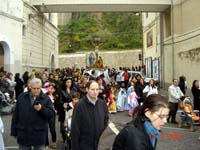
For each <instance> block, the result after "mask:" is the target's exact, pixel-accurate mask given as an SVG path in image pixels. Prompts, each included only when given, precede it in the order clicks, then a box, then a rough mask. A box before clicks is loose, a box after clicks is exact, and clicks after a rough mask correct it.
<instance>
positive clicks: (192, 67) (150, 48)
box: [142, 0, 200, 88]
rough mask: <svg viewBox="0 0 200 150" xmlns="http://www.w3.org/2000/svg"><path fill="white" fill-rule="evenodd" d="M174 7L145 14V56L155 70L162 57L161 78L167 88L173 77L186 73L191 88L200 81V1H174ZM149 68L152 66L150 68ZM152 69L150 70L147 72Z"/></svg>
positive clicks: (160, 63)
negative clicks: (199, 7)
mask: <svg viewBox="0 0 200 150" xmlns="http://www.w3.org/2000/svg"><path fill="white" fill-rule="evenodd" d="M172 2H173V3H172V6H171V8H168V9H166V10H165V11H164V12H162V13H149V14H147V13H143V15H142V16H143V35H144V36H143V38H144V40H143V41H144V47H143V56H144V62H145V63H146V64H147V65H148V59H149V62H150V59H151V69H149V70H151V71H149V72H151V73H150V75H151V76H153V74H155V72H153V68H155V64H154V62H153V60H156V59H158V62H159V67H158V72H159V77H160V81H161V82H163V86H164V87H168V85H169V84H170V83H171V81H172V79H173V78H179V76H182V75H184V76H185V77H186V80H187V84H188V87H189V88H190V87H191V86H192V82H193V80H195V79H197V80H199V79H200V78H199V73H200V72H199V65H200V20H199V19H198V16H199V14H200V10H199V9H198V6H200V1H198V0H173V1H172ZM147 69H148V67H147ZM147 72H148V71H147Z"/></svg>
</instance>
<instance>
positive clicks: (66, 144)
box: [63, 110, 72, 150]
mask: <svg viewBox="0 0 200 150" xmlns="http://www.w3.org/2000/svg"><path fill="white" fill-rule="evenodd" d="M71 119H72V114H71V110H69V111H67V110H65V122H64V124H65V126H66V127H65V142H64V146H63V150H71Z"/></svg>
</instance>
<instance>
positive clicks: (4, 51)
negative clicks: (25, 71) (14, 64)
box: [0, 41, 11, 71]
mask: <svg viewBox="0 0 200 150" xmlns="http://www.w3.org/2000/svg"><path fill="white" fill-rule="evenodd" d="M0 66H2V67H4V70H7V71H10V68H11V66H10V47H9V46H8V44H7V43H6V42H5V41H0Z"/></svg>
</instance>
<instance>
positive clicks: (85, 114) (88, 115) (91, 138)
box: [71, 96, 109, 150]
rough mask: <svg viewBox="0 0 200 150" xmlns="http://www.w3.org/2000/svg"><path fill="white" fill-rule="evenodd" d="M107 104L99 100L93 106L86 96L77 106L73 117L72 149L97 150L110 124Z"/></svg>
mask: <svg viewBox="0 0 200 150" xmlns="http://www.w3.org/2000/svg"><path fill="white" fill-rule="evenodd" d="M108 119H109V117H108V109H107V106H106V103H105V102H104V101H103V100H101V99H98V100H97V101H96V104H95V105H93V104H92V103H91V102H90V101H89V100H88V98H87V96H85V97H84V98H83V99H81V100H80V102H79V103H77V104H76V106H75V108H74V111H73V116H72V124H71V125H72V127H71V136H72V149H73V150H97V147H98V142H99V138H100V136H101V134H102V132H103V131H104V129H105V128H106V127H107V124H108Z"/></svg>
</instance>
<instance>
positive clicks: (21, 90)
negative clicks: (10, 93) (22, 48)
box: [15, 73, 24, 99]
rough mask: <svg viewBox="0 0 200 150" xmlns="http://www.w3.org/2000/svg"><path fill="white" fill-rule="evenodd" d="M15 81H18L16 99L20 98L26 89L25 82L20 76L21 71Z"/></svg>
mask: <svg viewBox="0 0 200 150" xmlns="http://www.w3.org/2000/svg"><path fill="white" fill-rule="evenodd" d="M15 82H16V86H15V94H16V99H18V96H19V94H21V93H23V91H24V87H23V86H24V82H23V81H22V79H21V78H20V73H16V74H15Z"/></svg>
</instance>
